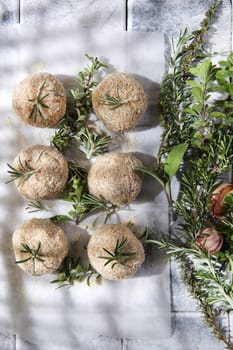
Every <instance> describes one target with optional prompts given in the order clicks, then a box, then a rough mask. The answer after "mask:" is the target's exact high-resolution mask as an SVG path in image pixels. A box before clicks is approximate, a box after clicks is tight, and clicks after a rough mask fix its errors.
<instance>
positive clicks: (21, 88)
mask: <svg viewBox="0 0 233 350" xmlns="http://www.w3.org/2000/svg"><path fill="white" fill-rule="evenodd" d="M12 105H13V110H14V112H15V113H16V114H17V116H18V117H19V118H20V119H21V120H22V121H23V122H25V123H26V124H30V125H32V126H37V127H40V128H44V127H54V126H56V125H57V124H58V123H59V121H60V120H61V119H62V118H63V117H64V115H65V111H66V92H65V88H64V86H63V84H62V83H61V81H60V80H58V79H57V78H56V77H55V76H54V75H52V74H49V73H37V74H33V75H31V76H29V77H27V78H25V79H24V80H22V81H21V82H20V83H19V84H18V85H17V86H16V88H15V90H14V92H13V98H12Z"/></svg>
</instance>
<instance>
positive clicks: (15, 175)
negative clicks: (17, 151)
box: [6, 158, 38, 186]
mask: <svg viewBox="0 0 233 350" xmlns="http://www.w3.org/2000/svg"><path fill="white" fill-rule="evenodd" d="M7 165H8V167H9V169H10V170H8V171H7V172H8V174H10V176H11V179H10V180H8V181H7V182H6V184H8V183H10V182H12V181H15V180H19V181H18V184H19V186H21V185H22V184H23V183H24V182H25V181H27V180H28V179H29V178H30V177H31V176H32V175H33V174H35V173H37V172H38V170H36V169H33V168H32V167H31V166H30V165H29V164H28V162H27V161H24V162H22V161H21V159H20V158H19V167H18V168H15V167H13V166H12V165H10V164H8V163H7Z"/></svg>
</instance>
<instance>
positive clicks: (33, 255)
mask: <svg viewBox="0 0 233 350" xmlns="http://www.w3.org/2000/svg"><path fill="white" fill-rule="evenodd" d="M21 246H22V249H21V250H20V252H21V253H24V254H27V257H26V258H25V259H22V260H17V261H16V262H15V263H16V264H23V263H25V262H27V261H30V260H31V261H32V274H33V275H35V272H36V261H37V260H38V261H40V262H44V261H45V260H44V259H43V254H42V253H41V242H39V243H38V246H37V248H36V249H34V248H30V247H29V245H28V244H27V243H21Z"/></svg>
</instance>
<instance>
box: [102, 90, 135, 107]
mask: <svg viewBox="0 0 233 350" xmlns="http://www.w3.org/2000/svg"><path fill="white" fill-rule="evenodd" d="M130 101H131V98H127V99H122V98H121V97H120V95H119V91H118V93H117V96H116V97H114V96H111V95H110V94H109V92H106V93H105V94H104V95H103V97H102V99H101V103H102V104H103V105H107V106H109V109H116V108H119V107H120V106H122V105H124V104H126V103H128V102H130Z"/></svg>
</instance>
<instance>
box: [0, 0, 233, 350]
mask: <svg viewBox="0 0 233 350" xmlns="http://www.w3.org/2000/svg"><path fill="white" fill-rule="evenodd" d="M210 3H211V1H210V0H186V1H184V0H111V1H109V0H0V26H1V27H6V26H9V27H10V26H11V25H12V24H14V23H20V24H21V23H27V24H31V25H33V24H35V23H37V24H41V25H43V23H45V22H46V23H48V22H49V23H51V24H56V23H57V21H59V23H69V22H75V23H78V24H79V26H80V28H90V27H92V28H108V29H109V30H111V29H112V28H117V29H119V30H122V31H124V30H128V31H160V32H163V33H164V37H165V38H166V36H169V37H171V36H174V37H176V36H177V35H178V33H179V31H180V29H182V28H184V27H185V26H186V25H188V26H189V27H190V28H191V29H195V28H197V26H198V23H199V21H200V20H201V19H202V17H203V14H204V13H205V10H206V9H207V8H208V5H209V4H210ZM231 16H232V3H231V0H224V1H223V3H222V7H221V11H220V13H219V19H218V21H217V24H216V25H217V26H218V30H219V34H218V35H219V41H220V42H222V43H223V44H224V45H223V46H224V49H227V50H231V49H232V36H231V32H232V20H231ZM170 270H171V273H170V289H171V320H172V335H171V336H168V338H167V339H163V340H161V341H160V340H159V338H158V339H157V340H156V341H152V340H141V339H125V338H119V339H116V338H110V337H104V336H101V335H99V336H98V337H95V338H94V339H93V338H92V337H90V338H87V337H83V336H82V335H81V334H80V339H78V340H77V345H76V349H80V350H97V349H98V350H149V349H150V350H155V349H156V350H157V349H159V350H169V349H172V350H208V349H212V350H220V349H224V344H223V343H220V342H218V341H217V340H216V338H215V337H214V336H213V335H212V334H211V330H210V329H208V328H207V327H206V326H205V323H204V321H203V319H202V316H201V314H200V313H199V312H198V311H197V310H198V308H197V304H196V302H195V301H194V300H193V299H191V297H190V296H189V294H188V291H187V288H186V286H184V285H183V283H182V281H181V278H180V275H179V272H178V269H177V266H176V264H175V263H174V262H173V261H172V262H171V268H170ZM220 321H221V322H222V324H223V325H225V326H226V329H227V330H229V332H230V329H231V328H232V325H231V322H230V317H229V318H223V319H221V320H220ZM13 349H17V350H50V349H49V347H45V346H43V347H41V346H40V345H39V344H37V345H34V344H31V343H29V342H27V341H26V340H24V339H21V338H20V337H19V336H18V335H17V334H16V335H15V334H6V333H0V350H13ZM62 349H64V350H70V349H68V348H66V347H64V346H62V344H61V346H59V347H57V350H62Z"/></svg>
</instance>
